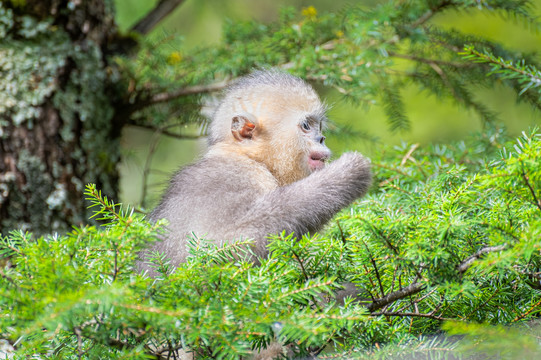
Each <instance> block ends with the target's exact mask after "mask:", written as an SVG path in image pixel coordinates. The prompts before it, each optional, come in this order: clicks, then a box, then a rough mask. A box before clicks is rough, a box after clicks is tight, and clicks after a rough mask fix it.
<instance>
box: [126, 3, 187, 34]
mask: <svg viewBox="0 0 541 360" xmlns="http://www.w3.org/2000/svg"><path fill="white" fill-rule="evenodd" d="M183 2H184V0H161V1H160V2H159V3H158V5H156V7H155V8H154V9H152V10H151V11H150V12H149V13H148V14H147V15H146V16H145V17H144V18H142V19H141V20H139V21H138V22H137V24H135V25H134V26H133V27H132V28H131V31H136V32H138V33H140V34H143V35H145V34H148V33H149V32H150V31H151V30H152V29H153V28H154V27H155V26H156V25H157V24H158V23H159V22H160V21H162V20H163V19H164V18H165V17H167V15H169V14H170V13H171V12H173V10H175V9H176V7H177V6H179V5H180V4H182V3H183Z"/></svg>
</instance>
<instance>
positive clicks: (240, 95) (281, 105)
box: [209, 70, 325, 146]
mask: <svg viewBox="0 0 541 360" xmlns="http://www.w3.org/2000/svg"><path fill="white" fill-rule="evenodd" d="M286 110H287V111H291V112H299V113H306V114H310V115H313V116H323V115H324V113H325V106H324V105H323V104H322V103H321V101H320V100H319V97H318V95H317V94H316V92H315V91H314V89H312V87H311V86H310V85H309V84H308V83H306V82H305V81H304V80H302V79H299V78H297V77H295V76H293V75H290V74H287V73H284V72H281V71H278V70H258V71H255V72H253V73H251V74H250V75H248V76H245V77H243V78H241V79H239V80H238V81H237V82H236V83H235V84H233V85H232V86H230V87H229V88H228V89H227V91H226V93H225V96H224V98H223V100H222V101H221V103H220V105H219V106H218V108H217V109H216V111H215V113H214V116H213V119H212V122H211V125H210V129H209V145H211V146H212V145H214V144H216V143H219V142H223V141H227V140H228V139H232V136H231V120H232V118H233V117H234V116H235V115H239V114H251V115H253V116H254V117H255V118H257V119H260V120H262V122H263V123H264V122H266V121H268V120H271V121H272V122H274V121H276V120H281V119H272V118H269V117H272V116H273V115H276V116H279V115H282V114H283V113H284V112H285V111H286Z"/></svg>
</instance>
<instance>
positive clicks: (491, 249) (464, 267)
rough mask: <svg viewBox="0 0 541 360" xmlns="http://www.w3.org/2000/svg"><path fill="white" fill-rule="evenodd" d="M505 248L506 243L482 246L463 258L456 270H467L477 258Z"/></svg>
mask: <svg viewBox="0 0 541 360" xmlns="http://www.w3.org/2000/svg"><path fill="white" fill-rule="evenodd" d="M505 248H506V245H499V246H488V247H485V248H482V249H481V250H479V251H478V252H476V253H475V254H473V255H472V256H470V257H469V258H467V259H466V260H464V261H463V262H462V263H461V264H460V265H458V272H459V273H463V272H465V271H466V270H468V269H469V268H470V267H471V266H472V264H473V262H474V261H475V260H477V259H479V258H480V257H481V256H483V255H484V254H488V253H490V252H496V251H502V250H503V249H505Z"/></svg>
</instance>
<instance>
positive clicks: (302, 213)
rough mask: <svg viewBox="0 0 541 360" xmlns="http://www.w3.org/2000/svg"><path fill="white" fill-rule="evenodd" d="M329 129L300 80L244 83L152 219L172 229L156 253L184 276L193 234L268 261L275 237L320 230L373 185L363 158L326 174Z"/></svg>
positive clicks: (274, 74)
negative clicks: (235, 244)
mask: <svg viewBox="0 0 541 360" xmlns="http://www.w3.org/2000/svg"><path fill="white" fill-rule="evenodd" d="M325 121H326V117H325V106H324V105H323V104H322V103H321V101H320V99H319V97H318V95H317V94H316V92H315V91H314V89H313V88H312V87H311V86H310V85H309V84H307V83H306V82H304V81H303V80H301V79H299V78H297V77H294V76H292V75H289V74H286V73H282V72H279V71H274V70H273V71H256V72H254V73H252V74H251V75H248V76H246V77H244V78H242V79H240V80H239V81H237V82H236V83H235V84H234V85H233V86H231V87H230V88H229V89H228V90H227V92H226V93H225V97H224V99H223V100H222V102H221V103H220V105H219V106H218V108H217V109H216V112H215V113H214V116H213V119H212V122H211V125H210V129H209V149H208V152H207V153H206V154H205V155H204V156H203V158H202V159H201V160H200V161H198V162H197V163H195V164H193V165H190V166H187V167H185V168H184V169H182V170H180V171H179V172H178V173H177V174H176V175H175V176H174V177H173V178H172V180H171V183H170V185H169V189H168V190H167V192H166V193H165V195H164V197H163V199H162V201H161V202H160V204H159V205H158V206H157V207H156V209H154V211H153V212H152V214H151V215H150V219H151V220H152V221H157V220H158V219H162V218H165V219H167V220H168V222H169V225H168V226H167V232H166V234H165V235H164V237H163V239H162V241H159V242H156V243H155V244H154V245H153V246H152V247H151V249H149V250H154V251H155V250H157V251H159V252H161V253H163V254H165V255H166V257H167V258H168V259H169V260H170V261H171V264H172V265H174V266H178V264H179V263H181V262H184V261H185V260H186V257H187V256H188V250H187V248H186V239H187V238H188V237H190V236H193V235H192V233H193V234H195V235H196V236H198V237H201V238H204V239H210V240H215V241H222V240H224V241H233V240H236V239H241V238H243V239H246V238H250V239H253V240H254V243H253V251H254V253H255V254H256V255H257V256H261V257H265V256H267V255H268V249H267V241H268V236H269V235H272V234H278V233H281V232H282V231H284V230H285V232H286V233H287V234H290V233H295V235H296V236H298V237H300V236H302V235H303V234H306V233H314V232H316V231H318V230H319V229H321V228H322V227H323V226H324V225H325V223H326V222H327V221H329V220H330V219H331V218H332V217H333V216H334V215H335V214H336V213H337V212H338V211H340V210H341V209H342V208H344V207H346V206H348V205H349V204H350V203H351V202H353V201H354V200H355V199H356V198H358V197H360V196H362V195H364V194H365V193H366V191H367V190H368V187H369V185H370V181H371V175H370V162H369V161H368V160H367V159H366V158H364V157H363V156H361V155H360V154H358V153H345V154H343V155H342V156H341V157H340V158H339V159H338V160H336V161H333V162H330V163H328V164H327V162H328V160H329V157H330V155H331V152H330V150H329V149H328V148H327V146H326V145H325V137H324V136H323V134H322V129H323V127H324V125H325ZM143 256H144V255H143ZM139 267H140V270H143V271H144V270H149V272H150V273H152V271H150V269H149V267H148V266H147V265H146V264H142V263H140V264H139Z"/></svg>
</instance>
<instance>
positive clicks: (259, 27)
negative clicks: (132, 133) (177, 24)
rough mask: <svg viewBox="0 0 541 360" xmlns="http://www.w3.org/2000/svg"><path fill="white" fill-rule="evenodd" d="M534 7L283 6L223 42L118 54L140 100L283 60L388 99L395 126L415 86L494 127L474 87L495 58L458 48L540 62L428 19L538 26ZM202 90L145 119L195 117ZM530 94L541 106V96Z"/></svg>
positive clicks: (351, 90) (353, 95)
mask: <svg viewBox="0 0 541 360" xmlns="http://www.w3.org/2000/svg"><path fill="white" fill-rule="evenodd" d="M531 7H532V4H531V2H530V1H525V0H514V1H481V2H479V1H446V0H441V1H429V0H426V1H415V2H411V1H390V2H385V3H383V4H380V5H377V6H375V7H374V8H372V9H366V8H365V7H361V6H353V7H350V8H346V9H344V10H343V11H342V12H340V13H330V14H318V13H317V10H316V9H314V8H313V7H309V8H306V9H304V10H303V11H302V12H301V13H300V14H299V13H297V12H296V11H295V10H294V9H291V8H285V9H283V10H282V13H281V16H280V19H279V20H278V21H276V22H274V23H270V24H261V23H259V22H256V21H247V22H229V23H227V25H226V26H225V28H224V36H223V43H222V44H221V45H219V46H216V47H212V48H200V49H196V50H192V51H186V50H183V48H182V41H181V40H180V39H174V38H173V37H170V38H169V39H163V41H156V40H155V39H154V40H150V41H149V40H148V39H147V40H145V41H146V42H144V43H143V46H142V48H141V50H140V53H139V55H138V61H137V62H136V63H132V62H126V61H125V60H121V59H119V61H120V62H121V63H122V66H123V67H124V68H125V69H126V70H127V71H128V72H129V74H130V77H131V80H132V81H133V83H134V84H135V88H137V89H151V90H150V91H149V93H150V94H149V93H148V92H147V94H146V95H140V94H139V95H138V94H136V93H134V95H133V96H134V97H137V96H139V97H138V98H136V99H135V98H134V100H137V99H140V100H141V101H143V102H145V101H146V102H148V100H149V98H152V93H161V92H168V91H171V90H174V89H177V88H179V87H181V88H189V87H190V86H192V85H198V84H205V83H215V82H219V81H221V80H222V79H231V78H236V77H238V76H240V75H243V74H245V73H247V72H249V71H251V70H252V69H253V68H260V67H263V68H265V67H280V68H283V69H287V70H288V71H290V72H292V73H293V74H295V75H298V76H300V77H303V78H306V79H308V80H311V81H316V82H320V83H323V84H324V85H326V86H329V87H332V88H334V89H336V90H338V91H339V92H340V93H342V94H343V96H344V98H345V99H347V100H349V101H352V102H354V103H356V104H368V105H370V104H380V105H381V106H382V107H383V109H384V110H385V114H386V115H387V118H388V125H389V128H390V129H391V130H393V131H403V130H407V129H408V128H409V125H410V124H409V119H408V116H407V114H406V109H405V106H404V104H403V103H402V100H401V91H402V90H403V89H404V88H405V87H406V86H408V85H411V84H413V85H415V86H417V87H418V88H419V89H420V90H423V91H426V92H427V94H434V95H436V96H438V97H441V98H451V99H453V101H455V102H456V103H457V104H459V105H461V106H464V107H466V108H471V109H473V110H475V111H476V112H477V113H478V114H479V116H480V118H481V119H482V120H483V123H485V124H486V123H490V122H492V121H494V120H495V119H496V114H495V113H494V112H493V111H491V110H490V109H489V108H488V107H487V105H486V104H484V103H483V102H482V101H481V100H479V99H477V98H476V96H475V93H474V92H473V89H472V86H471V85H472V84H475V85H481V86H487V87H492V86H494V84H496V83H497V79H496V78H493V77H487V76H486V73H487V72H488V71H489V66H488V64H485V63H480V62H478V63H472V62H468V61H465V59H464V58H463V57H462V56H461V55H460V54H459V52H460V51H461V49H463V48H464V44H471V45H472V46H475V47H476V48H479V49H481V51H483V52H485V51H486V52H488V53H490V54H494V56H496V57H503V58H506V59H509V61H512V62H518V61H520V59H525V60H526V61H527V63H529V64H531V66H532V67H535V66H537V65H536V64H537V63H536V60H535V59H534V58H533V57H524V55H521V54H517V53H514V52H512V51H509V50H507V49H505V48H503V47H502V46H501V45H500V44H497V43H494V42H490V41H488V40H486V39H482V38H478V37H474V36H470V35H466V34H464V33H462V32H460V31H458V30H453V29H444V28H443V27H439V26H438V25H436V24H435V23H431V22H429V20H430V19H431V18H432V17H433V16H435V15H437V14H439V13H442V12H444V11H449V10H456V11H461V12H464V11H483V12H487V13H496V14H500V15H503V16H505V17H509V18H513V19H516V20H518V21H520V22H522V23H524V24H525V25H526V26H528V27H530V28H533V29H537V28H539V23H538V22H537V20H536V19H535V18H534V17H533V16H532V15H531ZM505 84H506V85H508V86H510V87H511V88H512V89H514V90H516V92H517V94H518V93H520V91H521V79H520V78H517V77H507V81H506V82H505ZM173 92H174V91H173ZM200 97H201V92H198V93H197V94H196V95H195V96H188V97H186V96H180V98H178V99H176V100H175V101H173V102H170V103H168V104H161V103H160V104H159V105H158V107H157V108H156V107H155V108H154V111H152V110H146V111H143V112H141V113H139V121H143V122H144V121H147V122H148V121H151V122H152V123H153V124H154V125H156V126H162V125H164V124H167V123H168V121H169V120H170V117H171V114H173V119H174V121H177V122H178V121H179V116H180V121H181V122H186V121H192V120H193V119H194V118H195V117H196V116H197V112H198V110H199V106H197V103H198V102H199V101H200ZM527 100H528V101H529V103H530V104H531V105H532V106H533V107H535V108H541V101H540V100H539V97H537V98H533V97H527ZM150 103H151V101H150ZM179 105H180V106H183V109H184V110H186V111H184V114H182V115H179V114H178V113H177V112H175V109H177V108H178V106H179ZM156 109H159V111H156ZM157 114H161V115H160V116H159V117H157Z"/></svg>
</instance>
